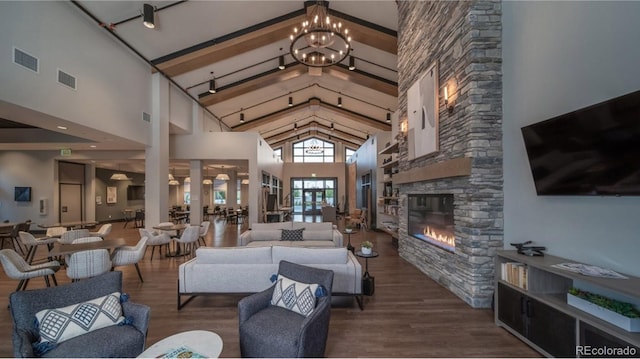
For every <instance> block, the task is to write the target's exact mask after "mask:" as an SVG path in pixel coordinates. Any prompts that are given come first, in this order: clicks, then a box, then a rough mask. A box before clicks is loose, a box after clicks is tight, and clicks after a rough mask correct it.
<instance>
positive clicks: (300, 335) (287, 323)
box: [238, 261, 333, 358]
mask: <svg viewBox="0 0 640 359" xmlns="http://www.w3.org/2000/svg"><path fill="white" fill-rule="evenodd" d="M278 275H282V276H284V277H286V278H289V279H291V280H293V281H296V282H301V283H308V284H319V285H320V286H322V287H323V288H324V293H323V294H324V296H321V297H319V298H317V301H316V305H315V308H314V309H313V311H312V312H311V314H309V315H308V316H306V317H305V316H304V315H302V314H298V313H296V312H294V311H292V310H289V309H285V308H282V307H279V306H277V305H272V304H271V300H272V297H274V296H273V293H274V288H276V287H277V284H276V285H274V286H271V287H270V288H268V289H266V290H264V291H262V292H260V293H256V294H253V295H251V296H248V297H245V298H243V299H242V300H240V302H239V303H238V314H239V322H240V353H241V355H242V357H244V358H247V357H262V358H264V357H271V358H274V357H289V358H304V357H323V356H324V351H325V348H326V344H327V337H328V334H329V319H330V316H331V288H332V285H333V271H330V270H324V269H319V268H312V267H307V266H303V265H300V264H295V263H291V262H287V261H281V262H280V266H279V268H278ZM276 294H278V293H277V292H276ZM281 294H283V293H281ZM283 296H285V297H286V296H287V295H286V293H284V295H283ZM275 297H278V295H276V296H275Z"/></svg>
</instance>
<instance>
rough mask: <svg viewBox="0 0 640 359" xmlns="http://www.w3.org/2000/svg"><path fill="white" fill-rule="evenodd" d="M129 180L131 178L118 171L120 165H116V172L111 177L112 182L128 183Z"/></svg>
mask: <svg viewBox="0 0 640 359" xmlns="http://www.w3.org/2000/svg"><path fill="white" fill-rule="evenodd" d="M130 179H131V178H129V177H127V175H126V174H125V173H123V172H122V171H121V170H120V165H118V172H114V173H113V174H112V175H111V180H112V181H128V180H130Z"/></svg>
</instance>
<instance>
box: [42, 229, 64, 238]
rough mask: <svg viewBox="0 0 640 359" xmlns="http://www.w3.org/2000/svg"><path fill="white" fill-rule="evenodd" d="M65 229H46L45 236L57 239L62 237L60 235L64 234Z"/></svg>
mask: <svg viewBox="0 0 640 359" xmlns="http://www.w3.org/2000/svg"><path fill="white" fill-rule="evenodd" d="M66 231H67V228H66V227H49V228H47V232H46V234H45V235H46V236H47V237H58V238H60V236H62V233H64V232H66Z"/></svg>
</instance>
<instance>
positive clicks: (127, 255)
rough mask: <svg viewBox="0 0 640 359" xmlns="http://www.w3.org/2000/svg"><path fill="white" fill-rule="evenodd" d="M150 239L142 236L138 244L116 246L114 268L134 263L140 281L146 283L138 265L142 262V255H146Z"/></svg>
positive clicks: (112, 261) (112, 259)
mask: <svg viewBox="0 0 640 359" xmlns="http://www.w3.org/2000/svg"><path fill="white" fill-rule="evenodd" d="M148 240H149V238H148V237H142V238H140V240H139V241H138V244H136V245H135V246H125V247H120V248H116V250H115V251H114V252H113V258H111V263H112V265H113V267H112V268H115V267H119V266H126V265H130V264H133V265H134V266H135V267H136V272H138V278H140V282H141V283H144V280H143V279H142V274H141V273H140V267H138V262H140V260H141V259H142V257H144V252H145V250H146V249H147V241H148Z"/></svg>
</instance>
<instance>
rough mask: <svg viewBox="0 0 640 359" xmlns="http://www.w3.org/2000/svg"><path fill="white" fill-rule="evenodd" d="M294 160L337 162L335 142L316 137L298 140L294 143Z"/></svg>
mask: <svg viewBox="0 0 640 359" xmlns="http://www.w3.org/2000/svg"><path fill="white" fill-rule="evenodd" d="M293 162H298V163H300V162H305V163H314V162H315V163H323V162H324V163H332V162H335V156H334V144H333V143H331V142H327V141H323V140H321V139H318V138H315V137H311V138H308V139H306V140H304V141H300V142H296V143H294V144H293Z"/></svg>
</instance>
